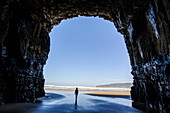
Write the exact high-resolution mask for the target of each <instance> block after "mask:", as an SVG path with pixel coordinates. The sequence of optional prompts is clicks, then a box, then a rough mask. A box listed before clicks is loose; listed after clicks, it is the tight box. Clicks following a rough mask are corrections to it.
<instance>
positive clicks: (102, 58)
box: [44, 16, 132, 86]
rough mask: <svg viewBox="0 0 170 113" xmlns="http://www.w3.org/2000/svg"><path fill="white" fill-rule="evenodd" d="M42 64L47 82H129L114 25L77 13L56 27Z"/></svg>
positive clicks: (126, 57) (121, 42) (123, 51)
mask: <svg viewBox="0 0 170 113" xmlns="http://www.w3.org/2000/svg"><path fill="white" fill-rule="evenodd" d="M50 39H51V45H50V53H49V56H48V60H47V62H46V65H45V67H44V76H45V79H46V84H48V85H52V84H53V85H61V86H96V85H103V84H110V83H129V82H132V75H131V73H130V72H131V66H130V61H129V55H128V52H127V49H126V46H125V42H124V38H123V36H122V35H121V34H120V33H118V32H117V30H116V28H115V26H114V24H113V23H112V22H110V21H107V20H104V19H103V18H99V17H84V16H78V17H75V18H72V19H68V20H62V22H61V23H60V24H59V25H57V26H55V27H54V28H53V29H52V31H51V33H50Z"/></svg>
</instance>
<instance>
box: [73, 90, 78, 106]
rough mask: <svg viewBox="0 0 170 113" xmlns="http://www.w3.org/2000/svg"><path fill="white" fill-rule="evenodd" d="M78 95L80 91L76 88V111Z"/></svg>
mask: <svg viewBox="0 0 170 113" xmlns="http://www.w3.org/2000/svg"><path fill="white" fill-rule="evenodd" d="M78 93H79V90H78V88H76V90H75V93H74V94H75V109H77V97H78Z"/></svg>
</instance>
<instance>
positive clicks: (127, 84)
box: [96, 83, 132, 88]
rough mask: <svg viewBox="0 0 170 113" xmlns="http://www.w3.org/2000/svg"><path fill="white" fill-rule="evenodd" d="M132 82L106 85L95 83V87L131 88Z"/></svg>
mask: <svg viewBox="0 0 170 113" xmlns="http://www.w3.org/2000/svg"><path fill="white" fill-rule="evenodd" d="M131 86H132V83H113V84H106V85H97V86H96V87H113V88H131Z"/></svg>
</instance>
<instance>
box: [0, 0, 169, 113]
mask: <svg viewBox="0 0 170 113" xmlns="http://www.w3.org/2000/svg"><path fill="white" fill-rule="evenodd" d="M79 15H81V16H99V17H101V18H104V19H105V20H109V21H111V22H113V23H114V25H115V26H116V28H117V31H118V32H120V33H121V34H122V35H124V40H125V43H126V47H127V50H128V53H129V57H130V63H131V66H132V72H131V73H132V75H133V86H132V88H131V97H132V101H133V104H132V105H133V106H134V107H137V108H143V109H145V110H146V111H149V110H155V111H156V112H165V113H166V112H169V111H170V56H169V55H170V1H168V0H128V1H127V0H105V1H103V0H93V1H92V0H91V1H90V0H56V1H55V0H1V2H0V17H1V18H0V29H1V30H0V39H1V40H0V44H1V46H0V53H1V56H0V57H1V60H0V67H1V70H0V104H4V103H9V102H13V103H14V102H35V100H36V98H38V97H42V96H44V95H45V92H44V81H45V79H44V75H43V67H44V65H45V63H46V60H47V59H48V53H49V51H50V49H49V47H50V37H49V33H50V32H51V29H52V28H53V26H55V25H58V24H59V23H60V22H61V21H62V20H64V19H69V18H73V17H77V16H79Z"/></svg>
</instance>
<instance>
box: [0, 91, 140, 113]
mask: <svg viewBox="0 0 170 113" xmlns="http://www.w3.org/2000/svg"><path fill="white" fill-rule="evenodd" d="M47 92H49V93H47V94H46V96H45V97H43V98H40V99H38V101H37V103H34V104H33V103H15V104H5V105H4V106H0V113H66V112H67V113H127V112H129V113H143V112H142V111H140V110H137V109H135V108H132V107H131V105H130V103H131V100H129V99H125V98H115V97H114V98H110V97H109V98H108V97H100V96H90V95H86V94H82V93H81V94H79V98H78V100H77V101H75V100H74V99H75V98H74V92H71V93H69V92H66V93H64V91H62V92H60V91H59V92H58V91H47ZM57 93H58V94H57Z"/></svg>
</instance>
